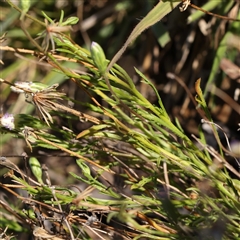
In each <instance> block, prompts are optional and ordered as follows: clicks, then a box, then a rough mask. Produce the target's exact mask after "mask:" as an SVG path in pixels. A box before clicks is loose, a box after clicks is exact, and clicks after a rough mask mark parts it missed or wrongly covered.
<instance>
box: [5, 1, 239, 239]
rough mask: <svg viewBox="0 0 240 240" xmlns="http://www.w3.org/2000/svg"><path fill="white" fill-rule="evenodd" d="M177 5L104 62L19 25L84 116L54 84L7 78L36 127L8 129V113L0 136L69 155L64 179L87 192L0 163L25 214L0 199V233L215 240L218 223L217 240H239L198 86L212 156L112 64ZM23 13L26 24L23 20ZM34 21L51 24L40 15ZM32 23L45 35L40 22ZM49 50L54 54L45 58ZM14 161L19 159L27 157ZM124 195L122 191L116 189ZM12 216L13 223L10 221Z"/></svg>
mask: <svg viewBox="0 0 240 240" xmlns="http://www.w3.org/2000/svg"><path fill="white" fill-rule="evenodd" d="M7 2H8V3H9V4H11V6H13V7H14V8H16V9H17V10H19V11H20V12H21V10H20V9H19V8H18V7H16V6H14V5H13V4H12V3H11V2H10V1H7ZM179 2H180V1H177V2H176V1H165V2H160V3H159V4H158V5H157V6H156V7H155V8H154V9H153V10H152V11H151V12H150V13H149V14H148V15H147V16H146V18H144V19H143V20H142V21H141V22H140V23H139V25H137V26H136V28H135V29H134V30H133V32H132V34H131V35H130V37H129V39H128V40H127V42H126V44H125V45H124V46H123V48H122V49H121V50H120V51H119V53H118V54H116V55H115V57H114V58H113V59H112V61H110V62H109V61H108V60H107V59H106V57H105V54H104V52H103V50H102V49H101V47H100V45H98V44H97V43H95V42H93V43H92V45H91V49H90V50H87V49H86V48H83V47H81V46H79V45H78V44H76V43H75V42H74V41H73V40H72V39H71V38H70V37H69V36H67V35H65V34H63V33H62V32H61V33H60V31H57V32H54V34H53V35H49V32H48V31H47V32H46V30H44V31H45V32H44V33H43V34H40V36H44V37H45V38H44V39H45V40H44V46H43V47H41V46H40V45H39V44H38V42H37V39H35V40H34V37H32V36H31V35H30V34H29V33H28V31H27V29H26V28H25V25H24V21H23V23H22V28H23V31H24V33H25V34H26V36H27V37H28V39H29V40H30V41H31V43H32V44H33V46H35V47H36V48H37V49H38V52H37V54H36V56H37V58H38V59H39V60H42V61H44V63H45V64H47V65H48V66H51V67H52V71H55V72H54V73H56V72H57V73H58V74H60V75H61V76H62V78H61V79H69V80H68V81H71V82H72V83H74V85H75V86H77V88H79V89H80V88H81V89H83V90H84V92H85V93H87V95H88V96H89V99H90V100H89V102H86V103H84V105H85V108H86V109H88V110H89V111H90V113H89V114H86V113H82V112H81V111H79V110H77V109H72V108H71V107H68V106H67V104H66V101H70V100H71V101H72V102H74V103H75V104H76V105H77V106H79V105H81V104H82V105H83V103H80V102H79V101H76V100H75V99H71V98H69V97H68V96H66V94H65V93H63V92H62V91H60V90H59V89H58V87H59V85H58V84H60V83H61V82H63V80H61V79H60V81H59V79H56V81H55V82H44V81H43V82H40V83H39V82H37V83H28V84H23V85H22V84H19V83H17V84H16V83H12V82H10V81H7V80H6V79H5V78H6V77H7V73H5V75H6V76H2V77H1V85H3V84H5V85H9V88H8V89H7V90H5V91H6V92H7V93H9V92H10V89H11V90H15V91H17V92H18V93H19V94H24V98H26V100H27V101H28V102H29V103H32V104H33V105H35V106H36V108H37V109H38V111H39V117H40V119H39V118H38V117H35V116H32V115H31V114H29V113H26V114H18V115H16V116H14V119H15V122H14V124H13V122H12V120H13V119H12V115H7V116H5V115H4V117H2V118H1V121H2V127H1V130H2V131H3V132H4V133H8V134H11V136H13V137H16V138H23V139H24V140H25V141H26V145H27V146H28V149H29V150H31V152H32V153H31V152H30V153H29V154H32V156H33V157H34V149H38V148H41V149H42V150H44V151H45V153H48V152H50V153H52V154H53V155H54V153H56V154H58V155H60V156H62V158H63V157H66V156H69V157H73V158H74V159H75V160H76V165H75V167H76V168H78V171H77V172H70V175H71V176H72V178H71V181H74V184H75V185H76V184H77V183H79V182H80V183H84V184H85V186H87V187H86V189H85V190H84V191H82V192H81V191H78V190H76V189H77V187H76V188H74V187H72V188H71V189H69V185H71V184H70V183H69V184H66V185H63V186H55V185H54V184H52V181H53V179H52V177H51V174H50V173H49V171H48V169H47V167H46V166H45V165H42V171H43V173H42V172H41V171H40V172H39V171H38V170H40V169H39V161H38V160H37V158H34V159H33V158H30V167H31V169H32V172H33V174H34V176H35V177H36V178H37V181H36V180H34V179H33V178H32V177H31V175H30V174H26V173H24V171H23V170H21V169H19V167H18V166H16V165H15V164H14V163H12V162H11V161H10V160H9V159H8V158H4V157H2V158H1V160H0V161H1V162H0V165H1V166H4V167H6V168H8V169H10V170H11V171H9V172H8V173H6V176H8V177H10V178H11V179H12V184H4V183H0V186H1V188H2V189H4V190H5V191H6V192H8V193H10V194H12V195H13V196H14V197H15V198H16V199H17V200H18V201H21V203H23V204H25V205H27V206H28V210H24V211H23V209H22V205H21V204H20V203H19V204H16V206H15V205H11V204H10V203H9V202H8V201H3V200H0V206H1V211H2V214H3V216H4V218H2V220H1V221H0V226H1V227H2V228H3V229H6V226H8V232H9V233H11V232H12V231H14V230H15V233H16V234H17V232H22V231H25V230H26V229H27V228H31V229H32V234H33V235H34V237H35V238H38V237H45V238H50V239H51V238H52V239H54V238H55V239H90V238H91V236H94V237H95V238H99V239H105V238H106V237H107V236H109V234H110V233H111V232H113V234H114V236H113V237H115V238H120V237H122V238H125V239H129V238H130V239H140V238H147V239H180V238H183V239H193V238H198V237H202V236H203V235H202V234H204V231H205V232H206V233H207V234H208V235H209V236H210V238H211V237H214V236H215V234H216V233H215V232H214V227H212V226H214V225H215V224H216V225H217V224H219V225H220V226H221V228H222V229H226V230H225V231H224V232H220V234H221V236H224V238H225V239H238V238H239V235H240V231H239V227H238V225H239V220H240V219H239V209H240V204H239V201H238V199H239V191H240V189H239V180H237V179H236V178H232V177H231V175H230V174H234V175H235V176H236V177H238V178H239V177H240V174H239V172H238V171H236V170H235V169H234V168H233V167H232V166H231V165H230V164H229V163H228V162H227V161H226V159H225V156H224V152H225V151H224V148H223V147H222V144H221V142H220V140H219V137H218V132H217V131H216V128H215V125H214V124H213V120H212V118H211V115H210V113H209V110H208V107H207V103H206V101H205V99H204V97H203V93H202V90H201V87H200V80H197V82H196V86H195V90H196V92H197V97H196V98H195V100H196V103H197V104H199V106H200V107H201V108H202V109H203V111H204V113H205V115H206V119H205V120H206V121H209V122H210V123H209V124H210V125H212V128H213V132H214V134H215V136H216V139H217V141H218V144H219V149H220V151H219V153H218V152H217V151H216V150H213V149H212V148H211V147H209V146H208V145H207V144H206V141H205V136H204V134H203V133H202V132H201V130H200V138H196V137H195V139H196V141H197V142H198V146H197V145H196V144H195V143H194V142H193V140H192V139H190V137H189V136H187V134H186V133H185V132H184V130H183V129H182V127H181V124H180V123H179V122H178V120H177V119H175V120H172V119H171V117H170V116H169V114H168V112H167V111H166V109H165V107H164V104H163V102H162V99H161V97H160V95H159V93H158V91H157V89H156V88H155V86H154V85H153V84H152V83H151V82H150V81H149V80H148V78H147V77H146V76H145V75H144V74H143V73H142V72H141V71H139V70H138V69H137V68H135V70H136V73H137V74H138V75H139V77H140V78H141V81H142V82H143V83H144V84H146V85H149V86H150V87H151V88H152V89H153V90H154V92H155V94H156V96H157V99H158V106H156V105H153V104H152V103H151V102H150V101H148V100H147V99H146V98H145V97H144V96H143V95H142V94H141V93H140V92H139V91H138V90H137V88H136V86H135V84H134V83H133V80H132V79H131V77H130V76H129V75H128V74H127V73H126V71H125V70H124V69H123V68H122V67H120V66H119V65H117V64H116V61H117V60H118V59H119V57H120V56H121V55H122V53H123V51H124V50H125V49H126V48H127V46H128V45H129V44H130V43H131V42H132V41H133V40H134V39H135V38H136V37H137V36H138V35H139V34H141V33H142V31H143V30H145V29H146V28H148V27H150V26H152V25H153V24H154V23H156V22H157V21H159V20H160V19H161V18H162V17H163V16H164V15H166V14H167V13H169V12H170V11H171V10H172V8H173V7H176V6H177V5H178V4H179ZM162 7H163V8H162ZM159 11H160V13H159ZM156 13H159V15H157V14H156ZM24 14H25V18H28V17H29V16H28V14H27V13H24ZM43 17H45V18H46V19H48V22H50V24H52V25H54V24H55V22H54V21H53V20H52V19H51V18H49V17H48V16H47V15H46V14H45V13H44V14H43ZM31 19H32V20H33V21H35V22H36V23H39V22H41V25H42V26H45V27H48V26H46V25H47V24H46V25H45V23H44V20H43V19H42V21H40V20H39V19H38V20H36V19H35V18H33V17H31ZM75 21H76V19H74V22H75ZM63 23H65V24H63ZM68 24H72V21H70V22H69V21H68V20H67V21H65V22H63V15H61V18H60V21H59V25H58V24H57V26H55V27H57V28H58V27H59V26H60V27H62V26H63V25H64V27H65V26H66V25H68ZM52 25H51V27H52ZM64 30H65V28H64ZM50 34H51V33H50ZM49 43H50V44H49ZM49 45H51V46H52V50H53V51H50V50H49ZM30 53H33V52H30ZM62 60H64V61H65V62H66V63H65V64H63V63H62V62H61V61H62ZM72 62H74V63H77V65H81V66H83V67H84V71H81V72H79V71H77V70H75V69H74V67H73V66H72V65H70V64H69V65H68V64H67V63H72ZM74 66H76V65H74ZM43 83H44V84H43ZM98 98H101V103H100V101H99V100H97V99H98ZM26 104H27V103H26ZM66 112H67V114H64V113H66ZM93 114H95V116H92V115H93ZM61 119H64V121H62V122H61ZM79 120H80V121H83V122H86V121H89V122H91V124H90V125H89V126H88V127H87V128H85V129H84V130H83V131H81V132H77V131H76V130H75V128H74V125H75V124H77V123H78V122H79ZM59 122H60V124H59ZM200 147H201V149H200ZM62 153H64V154H65V155H61V154H62ZM22 159H23V160H25V161H26V160H28V156H23V157H22ZM50 160H51V158H50ZM34 167H35V169H34V170H33V168H34ZM36 167H37V169H36ZM36 170H37V171H36ZM79 172H81V173H79ZM28 173H29V172H28ZM42 175H44V176H45V177H44V178H42ZM107 175H108V177H107ZM110 177H112V178H119V179H120V180H122V181H123V182H124V184H122V185H121V184H120V185H118V184H116V182H114V181H112V182H111V181H109V178H110ZM42 179H43V180H42ZM42 181H43V182H42ZM124 187H127V189H128V191H124ZM13 188H18V189H22V190H24V191H25V192H27V194H28V197H23V196H21V194H19V193H17V192H14V191H13V190H12V189H13ZM94 190H95V191H98V192H99V193H101V195H100V197H95V196H91V193H92V192H93V191H94ZM103 196H107V198H104V197H103ZM17 206H20V207H17ZM11 214H13V215H14V216H15V218H14V220H11V219H10V215H11ZM46 221H50V222H51V227H52V229H53V231H51V232H50V231H48V230H47V229H45V224H46ZM123 229H124V231H123ZM217 231H220V230H219V229H217ZM4 234H6V232H5V233H4Z"/></svg>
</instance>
